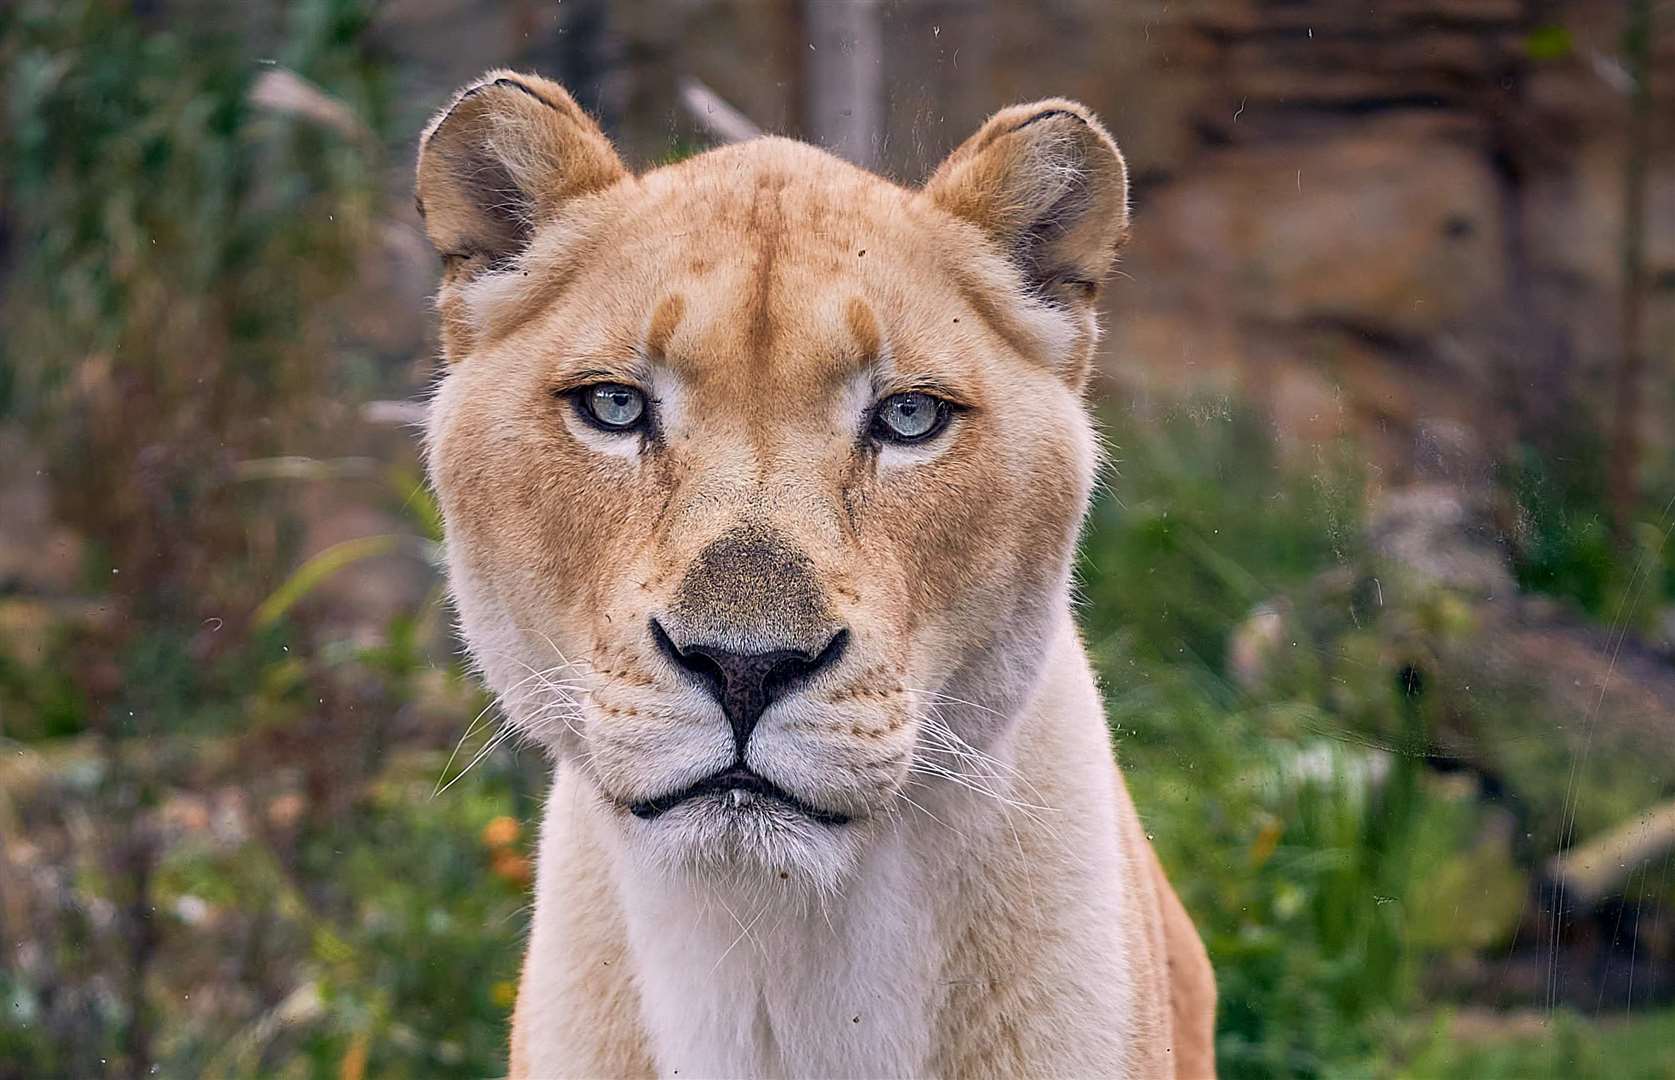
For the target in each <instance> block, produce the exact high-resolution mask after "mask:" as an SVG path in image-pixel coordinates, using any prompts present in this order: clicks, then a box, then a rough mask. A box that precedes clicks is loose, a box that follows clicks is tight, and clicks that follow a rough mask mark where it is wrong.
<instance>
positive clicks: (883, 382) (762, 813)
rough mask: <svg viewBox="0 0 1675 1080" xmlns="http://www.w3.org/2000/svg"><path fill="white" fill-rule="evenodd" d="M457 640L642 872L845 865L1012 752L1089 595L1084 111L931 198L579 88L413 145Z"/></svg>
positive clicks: (818, 880)
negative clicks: (595, 100) (949, 764)
mask: <svg viewBox="0 0 1675 1080" xmlns="http://www.w3.org/2000/svg"><path fill="white" fill-rule="evenodd" d="M419 194H420V205H421V209H422V211H423V213H424V215H425V221H426V227H427V229H428V230H429V233H430V236H431V239H432V240H433V242H434V243H435V245H436V247H437V249H438V251H439V252H440V253H441V255H442V258H443V261H444V275H443V283H442V288H441V293H440V298H439V306H440V309H441V312H442V318H443V335H444V344H445V349H446V352H447V355H448V359H449V360H450V361H451V363H450V366H449V368H448V371H447V374H446V377H445V378H444V379H443V380H442V383H441V386H440V388H439V390H438V391H437V393H436V397H435V401H434V404H433V407H432V410H431V416H430V423H429V465H430V474H431V477H432V479H433V482H434V484H435V487H436V490H437V492H438V494H439V496H440V500H441V505H442V509H443V513H444V515H445V519H446V523H447V540H448V552H449V567H450V577H451V584H452V589H453V595H454V598H455V601H456V603H457V605H458V610H459V614H460V619H461V622H462V624H463V627H464V632H465V636H466V638H467V640H468V642H469V643H470V647H471V649H472V652H473V654H474V656H475V658H476V660H477V661H478V663H479V664H480V665H481V668H482V670H483V672H484V674H485V676H486V678H487V680H488V682H489V683H490V685H491V686H492V687H493V689H494V690H495V691H497V692H498V693H499V694H501V695H502V698H503V701H504V704H505V706H506V708H507V709H508V710H509V712H510V713H511V714H512V716H513V717H514V720H515V722H516V723H517V724H519V725H521V728H522V730H523V732H524V733H525V734H526V735H527V737H529V738H531V739H533V740H536V741H538V742H539V743H541V744H542V745H543V746H544V747H546V748H547V749H548V750H549V751H550V752H551V753H552V754H554V755H556V756H557V757H559V758H561V759H565V760H569V761H571V762H573V763H575V765H576V766H577V769H578V770H579V772H580V774H581V775H583V776H585V777H586V778H587V782H588V783H589V784H590V785H591V786H592V787H593V788H595V789H596V790H595V791H594V792H592V795H594V796H596V797H597V799H598V800H599V801H600V802H601V804H602V805H604V806H605V807H607V808H608V813H609V816H610V819H611V820H612V821H613V822H614V828H615V829H616V830H617V835H616V837H615V840H614V842H615V843H616V844H617V845H618V846H619V848H620V849H621V850H623V851H626V852H628V853H629V854H630V855H631V856H632V857H634V858H636V859H639V860H642V861H644V862H645V863H646V864H648V865H661V866H668V867H678V868H680V869H681V870H682V871H689V870H704V869H706V868H708V869H714V870H718V871H724V872H729V873H743V874H747V875H750V874H773V875H776V876H778V877H787V876H789V877H791V878H794V879H799V880H805V881H809V882H812V883H814V884H816V885H818V886H822V887H833V886H835V885H836V884H837V883H838V882H839V881H840V880H841V879H842V876H843V874H844V873H845V871H846V869H847V868H849V867H851V866H852V865H853V864H854V862H855V860H856V859H857V858H858V857H860V856H861V855H862V853H864V851H865V849H866V846H867V844H868V842H869V839H870V838H872V837H874V836H876V835H877V834H878V832H879V830H881V829H887V828H889V825H890V821H891V818H892V814H893V813H895V812H896V810H897V808H898V806H899V805H901V803H902V801H903V800H905V799H912V798H913V797H914V795H913V793H914V791H915V788H916V786H918V785H922V784H935V783H939V782H945V781H944V780H940V779H938V777H939V775H940V774H943V773H945V772H946V771H947V770H946V769H945V768H939V767H938V762H939V760H940V761H946V760H947V758H948V755H955V756H957V755H959V754H961V753H965V752H967V751H966V750H965V749H964V748H965V747H966V745H967V744H970V745H973V746H976V747H979V748H983V747H992V746H993V745H994V744H995V743H996V742H997V741H998V740H1001V739H1004V738H1005V737H1006V735H1007V732H1008V728H1009V726H1010V725H1011V724H1012V723H1013V718H1014V717H1015V715H1016V713H1017V712H1018V709H1019V706H1020V705H1021V704H1022V703H1023V702H1024V701H1025V700H1026V699H1027V697H1028V695H1029V694H1030V692H1031V690H1032V689H1033V687H1034V683H1035V679H1036V677H1037V671H1038V668H1039V665H1040V660H1041V657H1042V653H1043V650H1044V648H1045V647H1046V642H1045V641H1044V631H1045V630H1046V629H1047V628H1048V624H1049V622H1050V621H1051V620H1052V619H1053V618H1054V617H1055V614H1056V613H1058V612H1061V611H1062V610H1063V609H1064V606H1065V603H1066V593H1067V589H1068V579H1069V572H1070V570H1069V568H1070V560H1071V554H1072V550H1073V547H1074V544H1075V537H1076V532H1077V529H1078V525H1079V522H1080V520H1081V517H1082V514H1083V511H1084V509H1085V505H1086V501H1087V497H1088V492H1089V488H1090V486H1091V483H1092V477H1093V474H1094V469H1095V460H1096V456H1097V453H1096V448H1095V439H1094V436H1093V434H1092V431H1091V428H1090V425H1089V422H1088V419H1087V417H1086V415H1085V412H1084V409H1083V405H1082V401H1081V393H1082V389H1083V384H1084V382H1085V380H1086V378H1087V374H1088V369H1089V365H1090V362H1091V354H1092V350H1093V346H1094V341H1095V336H1096V333H1097V329H1096V325H1095V313H1094V300H1095V295H1096V292H1097V290H1098V287H1099V283H1100V282H1101V280H1102V279H1103V278H1104V277H1105V275H1106V273H1107V271H1108V270H1109V268H1110V264H1111V262H1112V259H1113V257H1114V253H1115V249H1116V246H1117V243H1118V240H1119V239H1120V238H1121V236H1122V234H1123V231H1124V228H1125V225H1126V207H1125V204H1126V182H1125V175H1124V169H1123V163H1122V159H1121V157H1120V156H1119V155H1118V153H1117V149H1116V146H1115V145H1114V144H1113V143H1112V141H1111V139H1110V137H1109V136H1108V135H1107V134H1106V133H1105V131H1104V129H1103V128H1102V127H1101V126H1100V125H1099V123H1098V121H1097V120H1095V119H1094V118H1093V116H1092V115H1091V114H1089V112H1088V111H1087V110H1086V109H1085V108H1083V107H1082V106H1080V105H1077V104H1074V103H1072V102H1067V101H1044V102H1039V103H1036V104H1033V105H1025V106H1019V107H1015V108H1011V109H1007V110H1005V111H1003V112H1001V113H999V114H997V115H996V116H995V117H994V118H993V119H991V120H990V121H989V122H988V123H987V124H986V125H985V126H984V127H983V128H982V130H980V131H979V132H978V133H977V134H976V135H975V136H973V137H972V138H971V139H970V140H969V141H968V142H967V143H966V144H965V145H963V146H961V147H960V148H959V149H958V150H957V151H956V152H955V153H954V154H953V155H952V156H951V157H950V158H949V159H948V160H947V161H946V162H945V163H944V164H943V165H942V166H941V167H940V168H939V169H938V170H937V172H936V174H935V175H934V176H933V177H932V178H931V179H930V181H929V182H928V183H927V184H926V185H925V186H924V187H923V188H921V189H910V188H904V187H901V186H898V185H896V184H893V183H890V182H888V181H886V180H883V179H880V178H879V177H877V176H874V175H872V174H869V173H867V172H864V171H862V170H860V169H857V168H854V167H852V166H850V165H848V164H845V163H844V162H842V161H839V160H837V159H835V158H833V157H831V156H829V155H827V154H824V153H822V152H820V151H818V150H815V149H812V148H810V147H808V146H805V145H802V144H799V143H796V142H791V141H786V140H782V139H761V140H757V141H754V142H750V143H745V144H740V145H736V146H730V147H726V148H724V149H718V150H713V151H711V152H709V153H706V154H702V155H700V156H698V157H695V158H692V159H690V160H687V161H683V162H681V163H679V164H676V165H670V166H666V167H663V168H658V169H654V170H652V171H650V172H647V173H644V174H641V175H634V174H632V173H630V172H629V171H628V170H627V169H625V168H624V166H623V165H622V163H621V161H620V160H619V159H618V158H617V155H616V154H615V152H614V151H613V150H612V148H611V146H610V144H609V143H608V142H607V140H606V139H605V138H604V136H603V135H602V134H601V133H600V131H599V129H598V128H597V127H596V126H595V125H594V124H593V123H592V121H591V120H589V119H588V117H587V116H586V115H585V114H584V113H583V112H582V111H581V110H580V109H579V108H578V107H577V106H576V105H575V103H574V102H573V101H572V100H571V99H570V97H569V96H568V95H567V94H566V93H565V92H564V91H563V89H561V88H560V87H558V86H557V85H555V84H553V83H551V82H548V81H546V80H543V79H539V78H535V77H531V76H526V75H515V74H511V73H496V74H494V75H491V76H489V77H488V78H486V79H484V80H483V81H482V82H480V83H478V84H476V85H474V86H472V87H471V88H469V89H467V90H466V91H464V92H463V93H462V94H461V95H459V97H457V98H456V99H455V101H454V102H453V103H452V104H451V105H450V106H449V107H448V108H447V109H446V110H445V111H444V112H443V113H442V115H441V116H440V117H439V118H438V119H437V120H436V121H435V122H434V123H433V124H432V125H431V127H430V129H429V130H428V131H427V132H426V133H425V136H424V140H423V144H422V149H421V151H420V160H419Z"/></svg>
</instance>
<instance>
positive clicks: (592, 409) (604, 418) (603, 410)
mask: <svg viewBox="0 0 1675 1080" xmlns="http://www.w3.org/2000/svg"><path fill="white" fill-rule="evenodd" d="M576 403H577V405H579V406H580V407H581V410H582V413H583V415H584V416H585V417H586V418H587V419H589V420H591V421H593V422H594V423H595V424H597V425H598V426H599V427H602V428H604V429H605V430H606V431H632V430H634V429H635V428H637V427H639V426H640V425H641V422H642V421H643V420H644V419H645V415H646V396H645V394H643V393H641V392H640V391H638V390H636V389H634V388H633V387H632V386H625V385H623V384H622V383H599V384H598V385H596V386H586V387H583V388H582V389H581V390H580V391H578V392H577V394H576Z"/></svg>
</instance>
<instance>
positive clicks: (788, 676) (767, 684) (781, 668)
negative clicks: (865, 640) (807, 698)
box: [762, 630, 849, 700]
mask: <svg viewBox="0 0 1675 1080" xmlns="http://www.w3.org/2000/svg"><path fill="white" fill-rule="evenodd" d="M848 645H849V631H848V630H839V631H838V632H837V633H835V634H833V635H832V640H830V641H828V642H827V643H826V647H825V648H823V649H821V650H820V651H819V652H818V653H817V654H815V655H814V656H813V657H810V656H809V655H808V654H807V653H792V654H790V655H788V656H785V657H784V659H782V660H780V661H779V662H778V663H776V664H775V665H774V666H773V667H771V668H769V669H768V673H767V675H766V676H765V677H764V678H763V680H762V682H763V687H764V689H765V690H766V692H767V697H768V698H769V700H772V699H773V698H775V697H777V696H779V694H780V693H782V692H784V691H785V690H786V689H787V688H789V687H790V686H791V685H792V684H793V683H797V682H801V681H803V680H804V679H811V678H813V677H814V676H815V675H817V674H819V673H820V672H821V671H824V670H825V669H826V668H829V667H831V666H832V665H833V664H835V663H837V662H838V659H839V658H840V657H841V656H842V655H843V650H844V649H845V648H847V647H848Z"/></svg>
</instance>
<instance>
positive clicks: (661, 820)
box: [622, 791, 864, 896]
mask: <svg viewBox="0 0 1675 1080" xmlns="http://www.w3.org/2000/svg"><path fill="white" fill-rule="evenodd" d="M735 796H739V798H737V799H735V798H734V797H735ZM623 820H624V825H623V829H622V834H623V835H622V839H623V845H624V850H623V854H625V855H626V856H627V857H628V858H629V859H630V860H631V862H632V863H633V864H634V865H635V866H636V868H637V869H639V870H641V871H642V872H646V873H650V874H653V875H656V876H658V877H677V878H683V879H689V878H690V877H691V876H693V875H698V876H700V877H703V878H706V879H710V880H712V881H713V882H714V883H715V884H718V885H724V886H726V887H728V888H729V890H731V889H744V890H746V891H749V892H759V891H762V890H773V891H775V892H781V893H783V892H784V891H786V890H787V889H797V890H806V891H810V892H813V893H816V894H820V895H824V896H831V895H834V894H835V893H837V892H838V890H839V888H840V887H841V885H842V884H843V881H844V879H845V878H846V877H847V876H848V875H849V873H850V872H851V871H852V869H853V868H854V865H855V861H856V858H857V855H858V853H859V848H860V838H859V835H858V834H859V832H860V831H861V830H862V829H863V828H864V824H863V823H861V822H850V823H848V824H844V825H832V824H827V823H825V822H820V821H816V820H814V819H813V818H811V817H809V816H808V815H807V814H804V813H801V812H800V811H797V810H794V809H792V808H791V807H788V806H785V805H783V804H781V803H778V802H776V801H774V800H772V799H768V798H765V797H763V796H759V795H753V794H748V793H744V792H737V791H733V792H726V793H720V794H716V795H706V796H700V797H698V798H695V799H692V800H691V801H689V802H686V803H682V804H681V805H679V806H676V807H674V808H672V809H670V810H668V811H666V812H665V813H663V814H661V815H659V816H658V817H656V818H654V819H652V820H650V821H644V820H641V819H639V818H635V817H625V818H624V819H623Z"/></svg>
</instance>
